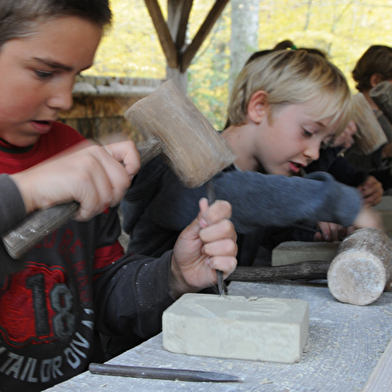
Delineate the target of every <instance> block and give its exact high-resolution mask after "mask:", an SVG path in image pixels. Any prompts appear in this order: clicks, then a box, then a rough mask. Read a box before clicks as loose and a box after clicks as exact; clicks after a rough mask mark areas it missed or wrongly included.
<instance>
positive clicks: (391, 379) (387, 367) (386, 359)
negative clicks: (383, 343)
mask: <svg viewBox="0 0 392 392" xmlns="http://www.w3.org/2000/svg"><path fill="white" fill-rule="evenodd" d="M391 366H392V341H390V342H389V344H388V346H387V348H386V350H385V351H384V353H383V354H382V356H381V358H380V359H379V361H378V363H377V365H376V367H375V368H374V370H373V373H372V374H371V375H370V377H369V379H368V381H367V383H366V385H365V386H364V388H363V389H362V392H375V391H377V392H388V391H390V390H391V385H392V384H391V383H392V372H391Z"/></svg>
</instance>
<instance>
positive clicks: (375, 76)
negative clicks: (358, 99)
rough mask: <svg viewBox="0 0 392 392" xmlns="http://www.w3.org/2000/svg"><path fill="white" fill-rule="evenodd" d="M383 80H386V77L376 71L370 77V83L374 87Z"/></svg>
mask: <svg viewBox="0 0 392 392" xmlns="http://www.w3.org/2000/svg"><path fill="white" fill-rule="evenodd" d="M383 80H384V79H383V78H382V77H381V75H380V74H377V73H375V74H373V75H372V76H371V77H370V85H371V86H372V87H374V86H376V85H377V84H379V83H380V82H382V81H383Z"/></svg>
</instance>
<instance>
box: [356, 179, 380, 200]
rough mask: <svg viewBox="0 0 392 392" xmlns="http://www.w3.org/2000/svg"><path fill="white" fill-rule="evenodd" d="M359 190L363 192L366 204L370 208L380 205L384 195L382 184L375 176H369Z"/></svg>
mask: <svg viewBox="0 0 392 392" xmlns="http://www.w3.org/2000/svg"><path fill="white" fill-rule="evenodd" d="M358 189H359V190H360V191H361V193H362V196H363V198H364V202H365V204H366V205H368V206H375V205H376V204H378V203H380V201H381V199H382V195H383V194H384V189H383V187H382V185H381V183H380V182H379V181H378V180H377V179H376V178H374V177H373V176H369V177H368V178H367V179H366V181H365V183H364V184H362V185H361V186H359V187H358Z"/></svg>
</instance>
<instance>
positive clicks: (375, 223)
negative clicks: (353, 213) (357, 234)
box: [353, 206, 383, 230]
mask: <svg viewBox="0 0 392 392" xmlns="http://www.w3.org/2000/svg"><path fill="white" fill-rule="evenodd" d="M353 225H354V226H355V228H357V229H362V228H366V227H374V228H376V229H380V230H383V225H382V220H381V215H380V213H378V212H376V211H374V210H372V209H370V208H369V207H367V206H363V207H362V208H361V209H360V211H359V213H358V215H357V217H356V218H355V220H354V222H353Z"/></svg>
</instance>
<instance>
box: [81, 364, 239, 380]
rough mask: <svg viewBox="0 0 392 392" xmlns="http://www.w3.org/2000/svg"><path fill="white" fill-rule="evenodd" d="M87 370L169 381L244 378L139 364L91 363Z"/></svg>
mask: <svg viewBox="0 0 392 392" xmlns="http://www.w3.org/2000/svg"><path fill="white" fill-rule="evenodd" d="M89 370H90V372H91V373H92V374H99V375H104V376H121V377H135V378H149V379H159V380H171V381H193V382H243V381H244V379H242V378H241V377H237V376H231V375H229V374H225V373H216V372H206V371H201V370H187V369H168V368H151V367H140V366H122V365H109V364H100V363H91V364H90V366H89Z"/></svg>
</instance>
